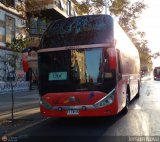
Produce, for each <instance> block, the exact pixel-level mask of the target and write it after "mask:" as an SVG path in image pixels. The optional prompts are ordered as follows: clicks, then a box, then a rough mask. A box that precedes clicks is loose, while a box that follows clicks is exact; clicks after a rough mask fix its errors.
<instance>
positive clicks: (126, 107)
mask: <svg viewBox="0 0 160 142" xmlns="http://www.w3.org/2000/svg"><path fill="white" fill-rule="evenodd" d="M128 108H129V95H128V93H127V94H126V105H125V107H124V108H123V113H124V114H126V113H127V112H128Z"/></svg>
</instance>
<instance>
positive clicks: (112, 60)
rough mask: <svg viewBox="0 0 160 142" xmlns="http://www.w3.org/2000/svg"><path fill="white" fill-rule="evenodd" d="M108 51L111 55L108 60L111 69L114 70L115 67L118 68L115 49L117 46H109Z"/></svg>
mask: <svg viewBox="0 0 160 142" xmlns="http://www.w3.org/2000/svg"><path fill="white" fill-rule="evenodd" d="M107 52H108V56H109V60H108V64H109V69H110V70H114V69H116V66H117V63H116V50H115V48H108V49H107Z"/></svg>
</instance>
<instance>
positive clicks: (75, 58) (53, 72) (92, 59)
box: [39, 47, 116, 92]
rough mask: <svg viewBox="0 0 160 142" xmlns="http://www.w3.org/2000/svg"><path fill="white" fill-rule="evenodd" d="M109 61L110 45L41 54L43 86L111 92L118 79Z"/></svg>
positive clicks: (57, 89) (50, 88) (65, 89)
mask: <svg viewBox="0 0 160 142" xmlns="http://www.w3.org/2000/svg"><path fill="white" fill-rule="evenodd" d="M108 60H109V58H108V54H107V48H100V47H99V48H88V49H76V50H61V51H53V52H43V53H40V54H39V76H40V86H41V88H47V91H49V92H53V91H54V92H73V91H81V90H82V91H83V90H88V91H92V90H96V91H98V90H99V91H104V92H109V91H111V89H113V88H114V86H115V80H116V79H115V71H113V70H110V69H109V67H108ZM62 86H63V87H62ZM41 88H40V91H41ZM48 88H49V90H48ZM42 90H43V91H45V89H42Z"/></svg>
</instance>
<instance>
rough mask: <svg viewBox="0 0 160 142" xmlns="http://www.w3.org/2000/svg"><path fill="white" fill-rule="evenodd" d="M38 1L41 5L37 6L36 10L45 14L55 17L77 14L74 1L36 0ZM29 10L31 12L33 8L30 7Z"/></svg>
mask: <svg viewBox="0 0 160 142" xmlns="http://www.w3.org/2000/svg"><path fill="white" fill-rule="evenodd" d="M36 3H37V4H38V5H39V6H38V5H37V6H35V7H34V11H36V10H37V11H41V13H42V15H43V16H45V15H46V16H47V15H48V14H49V15H53V16H54V17H55V16H57V17H59V16H62V17H64V18H67V17H70V16H76V12H75V10H74V3H73V2H71V1H70V0H36ZM27 11H28V12H27V13H29V11H31V10H30V9H29V10H27ZM60 18H61V17H60Z"/></svg>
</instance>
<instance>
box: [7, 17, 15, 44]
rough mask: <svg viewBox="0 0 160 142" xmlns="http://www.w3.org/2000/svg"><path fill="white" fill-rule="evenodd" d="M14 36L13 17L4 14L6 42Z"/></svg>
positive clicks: (9, 41)
mask: <svg viewBox="0 0 160 142" xmlns="http://www.w3.org/2000/svg"><path fill="white" fill-rule="evenodd" d="M14 38H15V19H14V18H12V17H10V16H7V15H6V43H11V41H12V40H13V39H14Z"/></svg>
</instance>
